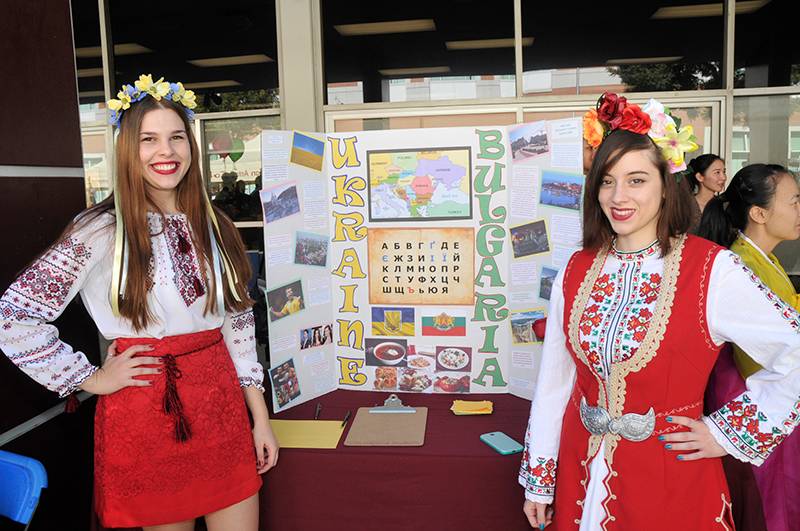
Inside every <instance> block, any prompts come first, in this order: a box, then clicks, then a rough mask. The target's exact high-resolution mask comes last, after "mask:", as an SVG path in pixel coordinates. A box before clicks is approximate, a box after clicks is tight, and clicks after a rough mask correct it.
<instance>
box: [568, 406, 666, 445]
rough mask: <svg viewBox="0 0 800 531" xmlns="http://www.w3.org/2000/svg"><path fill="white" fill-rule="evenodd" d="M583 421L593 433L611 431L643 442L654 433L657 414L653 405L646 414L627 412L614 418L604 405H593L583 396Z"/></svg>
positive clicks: (631, 439) (599, 433) (602, 433)
mask: <svg viewBox="0 0 800 531" xmlns="http://www.w3.org/2000/svg"><path fill="white" fill-rule="evenodd" d="M580 410H581V422H583V426H584V427H585V428H586V429H587V430H588V431H589V433H591V434H592V435H605V434H606V433H611V434H613V435H619V436H620V437H622V438H623V439H626V440H628V441H632V442H641V441H643V440H645V439H647V438H648V437H650V436H651V435H652V434H653V430H655V427H656V414H655V411H653V408H652V407H651V408H650V410H649V411H648V412H647V413H645V414H644V415H639V414H637V413H626V414H624V415H622V416H621V417H617V418H612V417H611V415H610V414H609V412H608V411H607V410H606V409H605V408H602V407H599V406H598V407H593V406H590V405H589V404H587V403H586V397H581V408H580Z"/></svg>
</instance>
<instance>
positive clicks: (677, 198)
mask: <svg viewBox="0 0 800 531" xmlns="http://www.w3.org/2000/svg"><path fill="white" fill-rule="evenodd" d="M631 151H646V152H647V154H648V155H649V156H650V160H651V161H652V163H653V164H654V165H655V166H656V168H658V173H659V174H660V175H661V184H662V187H663V198H662V200H661V207H660V209H659V216H658V225H657V228H656V234H657V237H658V243H659V245H660V246H661V253H662V255H666V254H667V253H669V251H670V249H671V248H672V241H671V240H672V238H675V237H677V236H679V235H681V234H683V233H685V232H686V231H688V230H689V226H690V224H691V215H692V214H691V209H690V203H689V201H694V199H692V197H691V196H690V195H689V193H688V190H687V187H686V186H682V185H681V184H680V183H678V181H677V179H676V177H675V176H674V175H672V174H671V173H670V171H669V164H668V163H667V161H666V159H665V158H664V155H662V153H661V150H660V149H659V148H658V146H656V145H655V144H654V143H653V141H652V140H651V139H650V137H649V136H647V135H640V134H638V133H632V132H630V131H626V130H624V129H617V130H616V131H614V132H612V133H611V134H610V135H608V136H607V137H606V138H605V140H603V143H602V144H600V147H599V148H598V150H597V153H596V154H595V156H594V161H592V168H591V169H590V170H589V175H588V176H587V177H586V186H585V187H584V194H583V246H584V247H585V248H587V249H601V248H603V247H608V246H610V245H611V241H612V240H613V239H614V237H615V236H616V233H615V232H614V229H612V228H611V223H610V222H609V221H608V218H607V217H606V215H605V213H604V212H603V209H602V208H601V207H600V201H599V199H598V196H599V194H600V185H601V184H602V182H603V177H604V176H605V175H606V174H607V173H608V170H610V169H611V167H612V166H614V165H615V164H616V163H617V162H619V160H620V159H621V158H622V157H623V156H625V155H626V154H627V153H630V152H631Z"/></svg>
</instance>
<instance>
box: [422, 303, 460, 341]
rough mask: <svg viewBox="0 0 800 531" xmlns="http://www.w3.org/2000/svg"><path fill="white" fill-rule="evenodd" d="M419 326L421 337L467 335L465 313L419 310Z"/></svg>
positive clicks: (444, 310) (428, 309) (431, 309)
mask: <svg viewBox="0 0 800 531" xmlns="http://www.w3.org/2000/svg"><path fill="white" fill-rule="evenodd" d="M420 325H421V326H422V335H423V336H465V335H467V312H466V311H465V310H449V309H441V308H425V309H422V310H420Z"/></svg>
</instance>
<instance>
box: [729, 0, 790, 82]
mask: <svg viewBox="0 0 800 531" xmlns="http://www.w3.org/2000/svg"><path fill="white" fill-rule="evenodd" d="M797 14H798V12H797V3H796V2H794V1H792V0H772V1H764V0H761V1H742V0H737V2H736V29H735V32H736V36H735V39H734V50H735V59H734V62H735V65H736V71H735V77H734V86H735V87H737V88H739V87H743V88H749V87H782V86H788V85H798V84H800V49H798V47H797V42H796V41H797V38H796V36H795V35H796V22H797Z"/></svg>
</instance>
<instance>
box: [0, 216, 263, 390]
mask: <svg viewBox="0 0 800 531" xmlns="http://www.w3.org/2000/svg"><path fill="white" fill-rule="evenodd" d="M164 220H165V222H166V223H165V224H163V226H162V218H161V216H160V215H157V214H154V213H148V215H147V221H148V225H149V227H150V234H151V242H152V249H153V259H152V261H151V263H150V270H151V271H150V273H151V278H152V279H153V285H152V287H151V288H150V292H149V295H148V304H149V307H150V310H151V312H152V314H153V315H154V316H155V318H156V319H155V322H153V323H151V324H150V325H149V326H148V327H147V328H146V329H144V330H140V331H138V332H136V331H134V330H133V328H132V327H131V325H130V322H129V321H128V320H126V319H124V318H117V317H114V315H113V313H112V312H111V303H110V297H109V286H110V285H111V270H112V263H113V255H114V225H113V218H112V217H111V215H109V214H102V215H101V216H99V217H98V218H97V219H95V220H92V221H90V222H88V223H85V224H83V225H81V226H79V228H77V229H76V230H74V231H73V232H72V233H71V234H70V235H69V236H67V238H66V239H65V240H64V241H62V242H61V243H59V244H58V245H56V246H55V247H53V248H52V249H51V250H50V251H48V252H47V253H45V254H44V255H43V256H42V257H41V258H39V259H38V260H36V262H34V263H33V264H31V266H30V267H28V268H27V269H26V270H25V271H24V272H23V273H22V274H21V275H20V276H19V277H18V278H17V279H16V280H15V281H14V282H13V283H12V284H11V286H9V288H8V290H7V291H6V292H5V293H4V294H3V296H2V298H0V349H2V350H3V352H4V353H5V355H6V356H8V358H9V359H11V361H12V362H13V363H14V364H15V365H17V367H19V368H20V369H22V371H24V372H25V373H26V374H27V375H28V376H30V377H31V378H33V379H34V380H36V381H37V382H38V383H40V384H42V385H44V386H45V387H47V388H48V389H50V390H51V391H55V392H57V393H58V394H59V395H60V396H62V397H63V396H66V395H68V394H70V393H71V392H73V391H74V390H75V389H76V388H77V387H78V386H79V385H80V384H81V383H82V382H83V381H84V380H85V379H86V378H88V377H89V376H90V375H91V374H92V373H94V371H95V370H97V367H96V366H94V365H92V364H91V363H89V361H88V360H87V358H86V356H85V355H84V354H83V353H82V352H79V351H75V350H73V348H72V347H70V346H69V345H67V344H66V343H64V342H63V341H61V340H60V339H59V337H58V330H57V329H56V328H55V326H53V325H51V324H48V323H50V322H52V321H53V320H55V319H56V318H57V317H58V316H59V315H61V313H62V312H63V311H64V309H65V308H66V306H67V304H68V303H69V302H70V301H71V300H72V299H73V298H74V297H75V296H76V295H78V294H80V296H81V299H82V300H83V303H84V305H85V306H86V309H87V310H88V312H89V314H90V315H91V316H92V319H93V320H94V322H95V324H96V325H97V328H98V329H99V330H100V333H101V334H103V336H104V337H105V338H106V339H109V340H113V339H117V338H121V337H149V338H162V337H165V336H173V335H179V334H188V333H192V332H199V331H203V330H210V329H214V328H219V327H222V334H223V337H224V339H225V343H226V346H227V347H228V350H229V351H230V354H231V358H232V359H233V364H234V366H235V367H236V372H237V374H238V376H239V383H240V385H241V386H242V387H245V386H251V385H252V386H255V387H257V388H259V389H260V390H262V391H263V386H262V383H263V379H264V371H263V368H262V367H261V364H260V363H259V362H258V360H257V358H256V342H255V319H254V317H253V312H252V310H247V311H244V312H238V313H230V312H227V313H226V314H225V315H224V316H223V315H218V314H215V313H212V312H209V313H208V314H207V315H204V314H203V310H204V308H205V304H206V296H207V295H206V293H207V291H208V290H207V289H206V286H207V283H206V280H205V279H204V278H201V276H202V275H201V270H200V265H199V262H198V257H197V253H196V252H195V249H194V246H193V245H192V238H191V236H190V227H189V223H188V221H187V219H186V217H185V216H184V215H183V214H170V215H167V216H165V218H164Z"/></svg>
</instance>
